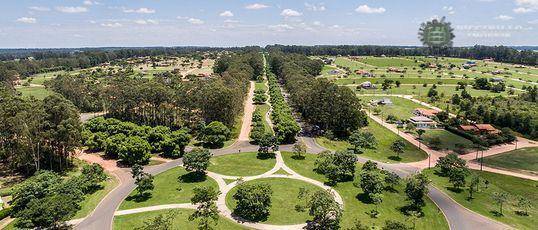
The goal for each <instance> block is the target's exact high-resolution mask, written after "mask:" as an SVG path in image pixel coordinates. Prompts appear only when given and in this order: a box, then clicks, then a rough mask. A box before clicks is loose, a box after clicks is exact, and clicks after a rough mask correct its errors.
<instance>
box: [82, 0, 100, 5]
mask: <svg viewBox="0 0 538 230" xmlns="http://www.w3.org/2000/svg"><path fill="white" fill-rule="evenodd" d="M83 4H84V5H87V6H91V5H100V4H101V3H100V2H98V1H92V0H86V1H84V2H83Z"/></svg>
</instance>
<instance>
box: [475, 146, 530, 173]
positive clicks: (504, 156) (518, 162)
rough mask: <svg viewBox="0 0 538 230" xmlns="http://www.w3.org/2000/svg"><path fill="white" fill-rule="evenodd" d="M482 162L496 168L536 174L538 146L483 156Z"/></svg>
mask: <svg viewBox="0 0 538 230" xmlns="http://www.w3.org/2000/svg"><path fill="white" fill-rule="evenodd" d="M484 164H485V165H488V166H492V167H496V168H504V169H509V170H515V171H523V172H526V173H531V174H538V148H522V149H517V150H512V151H510V152H505V153H501V154H497V155H493V156H488V157H485V158H484Z"/></svg>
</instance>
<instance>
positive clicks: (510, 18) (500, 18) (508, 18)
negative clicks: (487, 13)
mask: <svg viewBox="0 0 538 230" xmlns="http://www.w3.org/2000/svg"><path fill="white" fill-rule="evenodd" d="M495 19H497V20H501V21H508V20H512V19H514V18H513V17H512V16H508V15H504V14H501V15H499V16H497V17H495Z"/></svg>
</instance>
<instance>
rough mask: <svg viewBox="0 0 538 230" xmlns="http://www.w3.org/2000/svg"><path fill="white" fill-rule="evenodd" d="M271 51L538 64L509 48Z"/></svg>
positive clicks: (536, 57)
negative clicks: (444, 57) (490, 59)
mask: <svg viewBox="0 0 538 230" xmlns="http://www.w3.org/2000/svg"><path fill="white" fill-rule="evenodd" d="M266 49H267V50H270V51H283V52H288V53H301V54H305V55H332V56H335V55H351V56H370V55H371V56H381V55H387V56H428V55H436V54H439V55H442V56H447V57H459V58H471V59H484V58H494V59H495V60H496V61H500V62H508V63H515V64H527V65H536V64H538V53H536V52H534V51H532V50H522V51H519V50H516V49H514V48H511V47H506V46H481V45H475V46H473V47H451V48H447V49H442V50H440V52H441V53H438V52H436V53H435V54H434V53H433V51H432V50H431V49H429V48H427V47H402V46H373V45H360V46H357V45H338V46H328V45H326V46H322V45H319V46H295V45H294V46H284V45H273V46H267V47H266Z"/></svg>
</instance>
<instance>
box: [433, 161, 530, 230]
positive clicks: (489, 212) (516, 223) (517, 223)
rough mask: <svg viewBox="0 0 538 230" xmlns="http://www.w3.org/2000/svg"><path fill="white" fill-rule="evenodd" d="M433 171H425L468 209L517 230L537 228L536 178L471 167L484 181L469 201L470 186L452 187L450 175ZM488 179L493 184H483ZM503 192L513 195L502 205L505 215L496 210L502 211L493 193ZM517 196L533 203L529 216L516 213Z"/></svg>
mask: <svg viewBox="0 0 538 230" xmlns="http://www.w3.org/2000/svg"><path fill="white" fill-rule="evenodd" d="M434 170H435V169H429V170H425V171H424V172H426V173H427V174H428V175H429V177H430V179H431V180H432V182H433V184H434V185H435V186H436V187H437V188H439V189H441V190H442V191H443V192H445V193H446V194H447V195H449V196H450V197H452V198H453V199H454V200H456V201H457V202H458V203H459V204H461V205H463V206H465V207H466V208H468V209H471V210H473V211H475V212H478V213H480V214H482V215H484V216H487V217H489V218H492V219H495V220H498V221H500V222H503V223H506V224H508V225H510V226H512V227H514V228H516V229H536V226H538V218H536V215H538V209H536V207H538V193H537V192H536V191H537V187H538V182H537V181H532V180H526V179H521V178H517V177H512V176H505V175H501V174H496V173H490V172H481V171H478V170H472V172H473V173H476V174H478V175H479V176H480V178H481V180H482V182H481V183H480V186H479V187H480V191H479V192H478V193H475V195H474V199H472V200H469V199H468V196H469V193H468V190H467V188H465V189H463V190H462V191H457V190H454V189H452V187H453V186H452V184H451V183H449V182H448V178H446V177H440V176H438V175H436V173H434V172H435V171H434ZM485 180H488V181H489V183H490V184H489V185H488V187H487V188H486V187H485V184H484V183H483V182H484V181H485ZM467 182H469V176H468V177H467ZM501 191H502V192H507V193H509V194H510V195H509V201H508V202H507V203H505V204H504V205H503V214H504V215H503V216H496V215H495V212H496V211H498V210H499V207H498V205H496V204H495V203H494V201H493V199H492V198H491V195H492V194H493V192H501ZM517 196H523V197H525V198H527V199H529V200H530V201H531V202H532V204H533V207H534V208H531V209H530V210H529V215H530V216H520V215H517V214H516V213H515V212H516V210H517V209H516V208H515V207H514V204H515V202H516V201H515V200H516V197H517Z"/></svg>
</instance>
